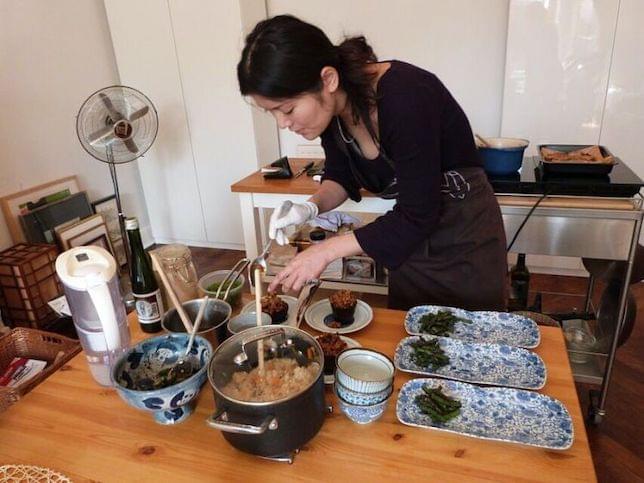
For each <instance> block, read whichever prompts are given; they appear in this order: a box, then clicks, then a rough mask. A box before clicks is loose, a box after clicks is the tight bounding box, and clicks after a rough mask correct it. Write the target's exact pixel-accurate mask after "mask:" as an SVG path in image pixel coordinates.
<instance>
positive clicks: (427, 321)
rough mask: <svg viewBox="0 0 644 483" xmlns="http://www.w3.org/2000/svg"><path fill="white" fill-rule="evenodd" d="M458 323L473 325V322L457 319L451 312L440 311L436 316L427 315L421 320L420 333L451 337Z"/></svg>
mask: <svg viewBox="0 0 644 483" xmlns="http://www.w3.org/2000/svg"><path fill="white" fill-rule="evenodd" d="M456 322H463V323H464V324H471V323H472V321H471V320H468V319H463V318H461V317H456V316H455V315H454V314H453V313H452V312H450V311H449V310H439V311H438V312H436V313H435V314H425V315H423V316H422V317H421V318H420V331H421V332H424V333H426V334H431V335H440V336H443V337H449V336H450V335H451V333H452V332H454V324H456Z"/></svg>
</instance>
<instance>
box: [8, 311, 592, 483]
mask: <svg viewBox="0 0 644 483" xmlns="http://www.w3.org/2000/svg"><path fill="white" fill-rule="evenodd" d="M403 318H404V312H399V311H393V310H386V309H374V320H373V322H372V323H371V324H370V325H369V326H368V327H366V328H365V329H363V330H362V331H360V332H357V333H355V334H352V337H354V338H355V339H357V340H358V341H360V343H361V344H362V345H364V346H366V347H371V348H374V349H377V350H380V351H382V352H384V353H386V354H389V355H390V356H393V352H394V348H395V347H396V345H397V343H398V341H399V340H400V339H401V338H403V337H404V336H405V335H406V334H405V331H404V328H403ZM130 326H131V332H132V335H133V339H134V340H138V339H141V338H142V337H143V335H142V333H141V332H140V330H139V328H138V324H137V323H136V321H135V319H134V317H131V319H130ZM540 329H541V335H542V339H541V344H540V346H539V347H538V348H537V349H536V350H535V352H537V353H538V354H539V355H540V356H541V357H542V358H543V360H544V361H545V363H546V366H547V368H548V380H547V383H546V386H545V387H544V388H543V389H542V390H541V391H540V392H542V393H545V394H548V395H550V396H553V397H555V398H557V399H559V400H560V401H562V402H563V403H564V404H565V405H566V407H567V408H568V410H569V411H570V414H571V416H572V419H573V424H574V431H575V440H574V444H573V446H572V447H571V448H570V449H569V450H567V451H563V452H557V451H550V450H543V449H538V448H532V447H525V446H520V445H515V444H508V443H500V442H493V441H483V440H478V439H474V438H468V437H465V436H458V435H454V434H449V433H442V432H439V431H432V430H425V429H420V428H413V427H408V426H404V425H402V424H401V423H400V422H398V420H397V419H396V415H395V406H396V404H395V403H396V398H395V397H392V399H391V401H390V403H389V406H388V408H387V411H386V413H385V415H384V416H383V417H382V418H381V419H380V420H379V421H376V422H374V423H372V424H370V425H366V426H360V425H357V424H354V423H352V422H351V421H349V420H348V419H347V418H346V417H345V416H344V415H343V414H342V413H340V411H339V410H338V408H337V404H336V402H335V396H334V395H333V394H332V392H331V390H329V389H327V394H326V397H327V402H330V401H332V402H333V404H334V409H335V410H334V412H333V414H332V415H330V416H329V417H328V419H327V421H326V422H325V423H324V425H323V427H322V429H321V431H320V433H319V434H318V435H317V436H316V437H315V438H314V439H313V440H311V441H310V442H309V443H308V444H307V445H306V447H305V448H303V450H302V451H301V452H300V453H299V455H298V456H297V457H296V459H295V462H294V464H293V465H288V464H285V463H275V462H271V461H265V460H262V459H259V458H257V457H253V456H251V455H247V454H245V453H242V452H240V451H237V450H236V449H234V448H233V447H232V446H230V445H229V444H228V443H227V442H226V441H225V440H224V439H223V437H222V435H221V433H220V432H219V431H216V430H214V429H211V428H208V427H207V426H206V424H205V422H204V421H205V419H206V418H207V417H208V416H209V415H210V414H211V413H212V412H214V403H213V397H212V391H211V390H210V388H209V383H208V382H206V384H205V385H204V388H203V390H202V391H201V394H200V396H199V399H198V405H197V409H196V411H195V413H194V414H193V415H192V416H191V417H190V418H189V419H188V420H187V421H185V422H184V423H182V424H179V425H177V426H162V425H159V424H157V423H155V422H154V420H153V418H152V415H151V414H150V413H147V412H143V411H139V410H137V409H134V408H132V407H131V406H129V405H127V404H126V403H125V402H123V401H122V400H121V399H120V397H119V396H118V394H117V393H116V392H115V391H114V390H113V389H109V388H104V387H101V386H98V385H97V384H96V383H95V382H94V380H93V379H92V377H91V375H90V373H89V369H88V366H87V363H86V360H85V357H84V355H83V354H82V353H81V354H79V355H78V356H76V357H75V358H74V359H72V360H71V361H70V362H69V363H68V364H67V365H65V366H63V368H62V369H61V370H60V371H58V372H57V373H55V374H54V375H52V376H51V377H49V378H48V379H47V380H46V381H44V382H43V383H42V384H40V385H39V386H38V387H36V388H35V389H34V390H33V391H32V392H31V393H29V394H27V395H26V396H25V398H24V399H22V400H21V401H19V402H18V403H16V404H14V405H13V406H12V407H10V408H9V409H8V410H7V411H5V412H4V413H2V414H0V441H2V444H0V465H2V464H28V465H36V466H44V467H48V468H51V469H53V470H56V471H59V472H61V473H63V474H65V475H67V476H68V477H70V478H72V479H73V480H74V481H83V480H94V481H96V480H99V481H119V482H120V481H133V480H135V479H136V480H141V481H224V480H225V481H233V480H234V481H259V480H261V481H263V482H270V481H280V482H284V481H294V480H298V481H299V480H308V481H333V480H337V479H344V478H351V480H352V481H356V482H357V481H370V482H373V481H393V480H394V479H396V480H400V481H413V480H426V481H427V480H432V479H433V480H435V481H454V480H461V481H462V480H467V481H471V480H477V479H481V480H493V481H518V480H545V481H567V480H580V481H585V482H588V481H595V480H596V477H595V472H594V468H593V462H592V459H591V454H590V449H589V446H588V439H587V436H586V430H585V428H584V422H583V419H582V414H581V410H580V406H579V401H578V399H577V393H576V391H575V385H574V383H573V379H572V374H571V371H570V366H569V363H568V358H567V354H566V351H565V345H564V339H563V336H562V333H561V331H560V330H559V329H558V328H553V327H540ZM410 378H411V376H410V375H408V374H402V373H397V374H396V378H395V390H396V391H397V390H399V389H400V387H401V386H402V384H403V383H404V382H406V381H407V380H409V379H410Z"/></svg>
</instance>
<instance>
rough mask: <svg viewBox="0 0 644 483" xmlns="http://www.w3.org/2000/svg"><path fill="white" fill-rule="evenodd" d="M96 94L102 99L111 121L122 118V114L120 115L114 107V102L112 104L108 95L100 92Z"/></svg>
mask: <svg viewBox="0 0 644 483" xmlns="http://www.w3.org/2000/svg"><path fill="white" fill-rule="evenodd" d="M98 96H99V97H100V98H101V100H102V101H103V104H105V107H106V108H107V111H108V112H109V113H110V117H111V118H112V121H113V122H116V121H118V120H120V119H123V116H122V115H121V113H120V112H118V111H117V110H116V109H114V104H112V101H111V100H110V98H109V97H107V96H106V95H105V94H103V93H102V92H100V93H99V94H98Z"/></svg>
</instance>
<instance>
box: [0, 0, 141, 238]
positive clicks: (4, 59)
mask: <svg viewBox="0 0 644 483" xmlns="http://www.w3.org/2000/svg"><path fill="white" fill-rule="evenodd" d="M118 81H119V78H118V72H117V69H116V63H115V59H114V52H113V50H112V43H111V40H110V35H109V31H108V28H107V22H106V19H105V10H104V7H103V2H102V1H100V0H58V1H56V2H46V1H41V0H21V1H9V0H3V1H1V2H0V112H2V115H1V116H0V196H3V195H7V194H10V193H13V192H16V191H20V190H22V189H26V188H29V187H31V186H34V185H37V184H41V183H45V182H48V181H51V180H53V179H57V178H61V177H64V176H69V175H72V174H75V175H77V176H78V178H79V183H80V185H81V188H82V189H86V190H87V191H88V194H89V198H90V200H95V199H98V198H101V197H103V196H107V195H109V194H111V193H113V188H112V183H111V180H110V176H109V171H108V167H107V165H105V164H102V163H100V162H99V161H97V160H95V159H94V158H92V157H91V156H90V155H89V154H87V153H86V152H85V151H84V150H83V148H82V147H81V146H80V143H79V142H78V139H77V137H76V131H75V123H76V113H77V112H78V108H79V107H80V105H81V104H82V102H83V101H84V100H85V98H86V97H87V96H89V95H90V94H91V93H92V92H94V91H96V90H98V89H100V88H102V87H105V86H109V85H113V84H118ZM118 174H119V181H120V188H121V195H122V199H123V204H124V210H125V212H126V213H127V214H128V215H131V216H138V217H139V219H140V222H141V225H142V227H143V234H144V236H146V239H149V236H147V234H148V232H147V230H149V220H148V215H147V210H146V207H145V200H144V197H143V190H142V187H141V184H140V179H139V175H138V170H137V167H136V164H135V163H131V164H129V165H126V166H122V167H119V168H118ZM11 245H12V241H11V237H10V235H9V232H8V229H7V227H6V223H5V222H4V219H3V218H2V215H1V214H0V249H4V248H7V247H9V246H11Z"/></svg>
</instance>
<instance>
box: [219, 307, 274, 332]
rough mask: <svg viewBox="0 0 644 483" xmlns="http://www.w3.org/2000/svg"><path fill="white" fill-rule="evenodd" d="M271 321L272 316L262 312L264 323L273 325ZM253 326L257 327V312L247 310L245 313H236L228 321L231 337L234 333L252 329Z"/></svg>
mask: <svg viewBox="0 0 644 483" xmlns="http://www.w3.org/2000/svg"><path fill="white" fill-rule="evenodd" d="M271 323H272V321H271V316H270V315H268V314H267V313H265V312H262V325H271ZM251 327H257V317H256V316H255V312H246V313H245V314H239V315H236V316H235V317H233V318H232V319H230V320H229V321H228V324H227V326H226V328H227V330H228V336H229V337H230V336H232V335H234V334H238V333H239V332H241V331H242V330H246V329H250V328H251Z"/></svg>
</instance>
